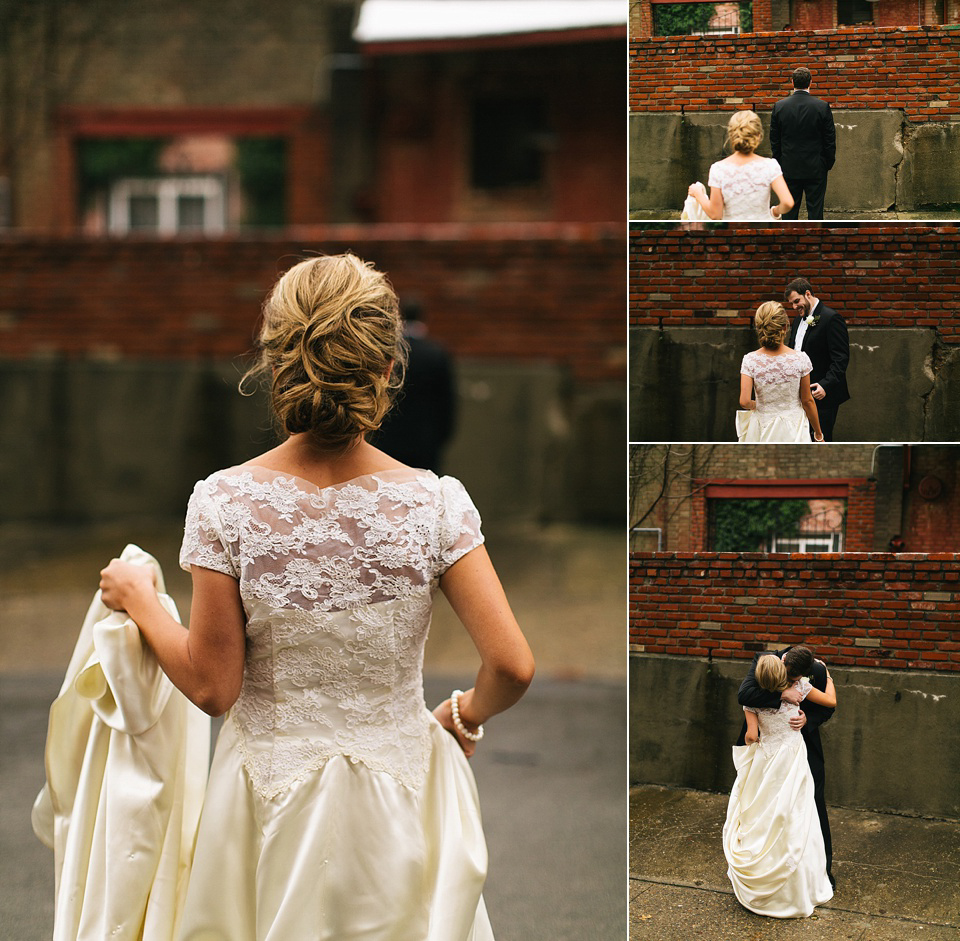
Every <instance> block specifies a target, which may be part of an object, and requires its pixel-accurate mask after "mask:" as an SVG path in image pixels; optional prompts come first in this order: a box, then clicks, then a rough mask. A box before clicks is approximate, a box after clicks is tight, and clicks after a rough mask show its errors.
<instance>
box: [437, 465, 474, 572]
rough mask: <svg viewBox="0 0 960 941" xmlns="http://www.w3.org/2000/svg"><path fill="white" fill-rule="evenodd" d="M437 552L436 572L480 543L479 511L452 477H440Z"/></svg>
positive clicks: (461, 486)
mask: <svg viewBox="0 0 960 941" xmlns="http://www.w3.org/2000/svg"><path fill="white" fill-rule="evenodd" d="M439 509H440V555H439V559H438V560H437V570H436V576H437V577H439V576H441V575H442V574H443V573H444V572H445V571H446V570H447V569H448V568H450V566H451V565H453V563H454V562H456V561H457V560H458V559H460V558H462V557H463V556H465V555H466V554H467V553H468V552H469V551H470V550H471V549H476V548H477V546H479V545H481V544H482V543H483V533H482V532H481V531H480V514H479V513H478V512H477V508H476V507H475V506H474V505H473V500H471V499H470V495H469V494H468V493H467V491H466V488H465V487H464V486H463V484H462V483H460V481H459V480H457V479H456V478H454V477H443V478H441V480H440V508H439Z"/></svg>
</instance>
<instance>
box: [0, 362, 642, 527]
mask: <svg viewBox="0 0 960 941" xmlns="http://www.w3.org/2000/svg"><path fill="white" fill-rule="evenodd" d="M458 373H459V391H460V416H459V424H458V431H457V435H456V439H455V441H454V442H453V443H452V445H451V447H450V449H449V452H448V455H447V461H446V467H445V471H446V472H448V473H451V474H454V475H455V476H458V477H460V478H461V479H462V480H463V482H464V484H465V485H466V486H467V488H468V489H469V490H470V491H471V494H472V495H473V497H474V500H475V502H476V503H477V505H478V507H479V508H480V511H481V513H482V514H483V516H484V517H485V518H486V519H526V520H538V521H539V520H555V519H563V520H590V521H594V522H615V523H618V524H622V520H623V499H624V493H625V491H626V483H625V465H624V460H623V440H624V429H625V412H626V407H625V405H626V403H625V401H624V392H623V387H622V385H619V384H612V383H611V384H607V385H604V384H600V385H593V386H586V387H584V386H580V385H575V384H573V383H571V382H570V380H569V376H568V375H567V373H566V372H565V371H564V370H563V369H562V368H561V367H559V366H557V365H552V364H532V365H531V364H516V363H510V362H492V361H489V360H480V361H478V360H466V361H461V362H460V363H459V366H458ZM238 378H239V371H238V369H237V367H236V365H235V363H234V362H231V361H215V362H203V361H187V362H170V361H164V362H147V361H137V362H132V361H90V360H83V361H81V360H64V359H49V360H45V361H36V360H4V361H0V490H2V492H3V494H4V499H3V500H2V501H0V521H8V520H26V519H41V520H64V519H71V520H87V519H89V520H102V519H122V518H131V517H137V516H143V517H148V516H179V515H180V514H182V513H183V510H184V508H185V506H186V500H187V497H188V496H189V493H190V491H191V489H192V487H193V484H194V482H195V481H196V480H198V479H199V478H201V477H204V476H206V475H207V474H209V473H211V472H212V471H214V470H216V469H217V468H220V467H226V466H230V465H231V464H234V463H239V462H242V461H244V460H247V459H248V458H250V457H252V456H253V455H255V454H257V453H259V452H260V451H262V450H264V449H266V448H267V447H269V446H270V445H271V443H272V441H273V435H272V432H271V430H270V420H269V417H268V414H267V409H266V406H265V402H264V400H263V398H262V397H261V396H255V397H251V398H244V397H242V396H240V395H239V394H238V393H237V392H236V384H237V380H238Z"/></svg>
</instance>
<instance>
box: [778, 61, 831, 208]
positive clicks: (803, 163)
mask: <svg viewBox="0 0 960 941" xmlns="http://www.w3.org/2000/svg"><path fill="white" fill-rule="evenodd" d="M810 79H811V75H810V70H809V69H808V68H804V67H803V66H800V68H798V69H794V72H793V94H792V95H790V96H789V97H787V98H782V99H781V100H780V101H778V102H777V103H776V104H775V105H774V106H773V113H772V114H771V115H770V147H771V149H772V150H773V156H774V158H775V159H776V161H777V162H778V163H779V164H780V169H781V170H783V179H784V181H785V182H786V184H787V189H789V190H790V195H791V196H793V209H791V210H790V211H789V212H785V213H784V214H783V218H784V219H799V218H800V200H801V199H802V198H803V195H804V193H806V196H807V218H808V219H822V218H823V200H824V197H825V196H826V195H827V174H828V173H829V172H830V170H831V169H832V168H833V164H834V163H835V162H836V159H837V129H836V126H835V125H834V123H833V113H832V112H831V110H830V105H828V104H827V103H826V102H825V101H822V100H821V99H820V98H814V96H813V95H811V94H810Z"/></svg>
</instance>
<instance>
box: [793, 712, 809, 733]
mask: <svg viewBox="0 0 960 941" xmlns="http://www.w3.org/2000/svg"><path fill="white" fill-rule="evenodd" d="M806 724H807V714H806V713H805V712H801V713H800V715H797V716H791V717H790V728H791V729H794V730H795V731H797V732H799V731H800V730H801V729H802V728H803V727H804V726H805V725H806Z"/></svg>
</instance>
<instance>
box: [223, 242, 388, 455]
mask: <svg viewBox="0 0 960 941" xmlns="http://www.w3.org/2000/svg"><path fill="white" fill-rule="evenodd" d="M258 345H259V352H260V355H259V358H258V360H257V362H256V363H255V364H254V366H253V367H252V368H251V369H250V370H249V371H248V373H247V375H246V376H244V381H243V382H241V391H243V386H244V383H245V382H246V380H247V379H248V378H249V377H251V376H263V377H264V378H266V379H267V382H268V383H269V388H270V404H271V405H272V407H273V413H274V416H275V418H276V421H277V424H278V425H279V427H280V428H281V429H282V431H284V432H286V433H287V434H297V433H300V432H306V433H307V434H309V436H310V438H311V439H312V440H313V442H314V444H315V445H316V446H317V447H320V448H322V449H324V450H332V451H342V450H345V449H346V448H347V447H349V446H350V445H351V444H352V443H353V442H354V441H356V439H357V436H358V435H363V434H366V433H367V432H370V431H375V430H376V429H377V428H379V427H380V423H381V422H382V421H383V418H384V416H385V415H386V414H387V411H388V410H389V409H390V406H391V404H392V403H393V398H394V395H395V393H396V391H397V389H398V388H399V387H400V385H401V384H402V382H403V372H404V366H405V364H406V360H407V345H406V341H405V340H404V338H403V320H402V318H401V316H400V311H399V304H398V302H397V295H396V293H395V292H394V290H393V287H392V286H391V284H390V282H389V281H388V280H387V277H386V275H384V274H383V273H382V272H380V271H377V270H376V269H375V268H374V267H373V266H372V265H371V264H370V263H369V262H364V261H361V260H360V259H359V258H357V256H356V255H351V254H349V253H347V254H343V255H321V256H320V257H318V258H310V259H308V260H306V261H301V262H300V263H299V264H297V265H294V266H293V267H292V268H291V269H290V270H289V271H287V272H286V273H285V274H284V275H283V276H282V277H281V278H280V280H279V281H277V283H276V284H275V285H274V288H273V291H272V292H271V293H270V296H269V297H268V298H267V301H266V303H265V304H264V305H263V323H262V326H261V328H260V337H259V344H258Z"/></svg>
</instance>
